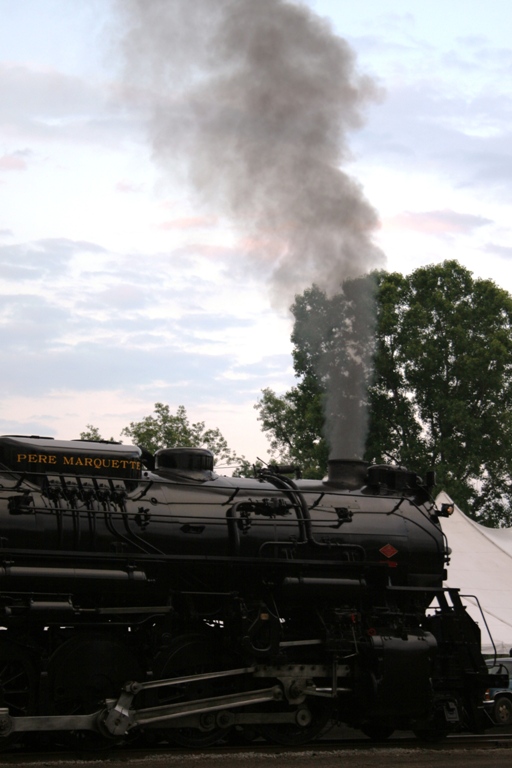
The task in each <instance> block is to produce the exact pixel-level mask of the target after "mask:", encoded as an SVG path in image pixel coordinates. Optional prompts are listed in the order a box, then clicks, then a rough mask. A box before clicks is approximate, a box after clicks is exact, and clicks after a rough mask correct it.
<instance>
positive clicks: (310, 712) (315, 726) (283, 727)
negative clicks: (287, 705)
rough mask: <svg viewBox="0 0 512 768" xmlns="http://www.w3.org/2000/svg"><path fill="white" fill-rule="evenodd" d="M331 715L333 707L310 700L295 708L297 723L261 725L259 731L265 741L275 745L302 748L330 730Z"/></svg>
mask: <svg viewBox="0 0 512 768" xmlns="http://www.w3.org/2000/svg"><path fill="white" fill-rule="evenodd" d="M276 711H277V710H276ZM290 711H293V710H291V709H290ZM331 714H332V713H331V707H330V706H329V705H328V704H326V703H325V702H323V701H319V700H308V702H307V704H303V705H300V706H298V707H295V720H296V722H295V723H276V724H275V725H274V724H269V725H261V726H258V731H259V733H260V734H261V736H263V738H264V739H266V740H267V741H271V742H273V743H274V744H281V745H283V746H289V747H293V746H300V745H302V744H308V743H309V742H310V741H314V739H316V738H317V737H318V736H320V734H321V733H323V732H324V731H326V730H327V729H328V725H329V723H330V721H331Z"/></svg>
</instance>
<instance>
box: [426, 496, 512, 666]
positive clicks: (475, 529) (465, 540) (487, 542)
mask: <svg viewBox="0 0 512 768" xmlns="http://www.w3.org/2000/svg"><path fill="white" fill-rule="evenodd" d="M436 501H437V505H438V506H440V505H441V504H443V503H451V502H452V500H451V499H450V497H449V496H447V494H446V493H440V494H439V496H438V497H437V499H436ZM441 524H442V527H443V531H444V532H445V534H446V536H447V539H448V546H449V547H450V548H451V550H452V554H451V557H450V564H449V566H448V581H447V586H450V587H458V588H459V589H460V592H461V595H462V596H463V602H464V604H465V605H466V606H467V610H468V613H469V614H470V615H471V617H472V618H473V619H474V620H475V621H476V622H477V623H478V625H479V627H480V631H481V635H482V650H483V652H484V653H493V650H494V649H493V645H492V641H491V638H490V637H489V632H490V634H491V635H492V639H493V640H494V644H495V646H496V650H497V652H498V654H499V655H502V656H503V655H505V656H508V654H509V651H510V649H512V528H486V527H485V526H483V525H479V524H478V523H475V522H474V521H473V520H470V519H469V517H466V515H465V514H464V513H463V512H461V510H460V509H459V508H458V507H457V506H455V510H454V513H453V515H452V516H451V517H449V518H442V519H441ZM480 609H481V610H480ZM482 614H483V617H482ZM484 619H485V621H484ZM486 624H487V627H486ZM488 630H489V631H488Z"/></svg>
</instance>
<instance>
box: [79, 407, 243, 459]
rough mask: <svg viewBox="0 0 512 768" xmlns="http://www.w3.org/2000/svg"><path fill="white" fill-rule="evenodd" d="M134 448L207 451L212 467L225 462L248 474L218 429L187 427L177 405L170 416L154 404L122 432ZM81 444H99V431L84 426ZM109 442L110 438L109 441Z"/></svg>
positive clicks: (199, 425)
mask: <svg viewBox="0 0 512 768" xmlns="http://www.w3.org/2000/svg"><path fill="white" fill-rule="evenodd" d="M121 435H122V436H126V437H129V438H130V439H131V440H132V441H133V442H134V443H135V444H136V445H140V446H142V447H143V448H146V450H148V451H149V452H150V453H155V451H157V450H158V449H159V448H176V447H191V448H207V449H208V450H209V451H211V452H212V453H213V455H214V460H215V463H218V462H226V463H227V464H236V465H238V467H239V469H238V474H245V473H246V472H248V471H249V463H248V462H247V460H246V459H245V457H243V456H241V457H240V456H237V455H236V453H234V452H233V451H231V450H230V448H229V447H228V443H227V441H226V439H225V438H224V436H223V435H222V433H221V431H220V430H219V429H218V428H216V427H215V428H213V429H211V428H210V429H207V428H206V426H205V423H204V421H197V422H195V423H193V424H191V423H190V420H189V417H188V414H187V411H186V409H185V406H183V405H179V406H178V408H177V410H176V413H171V409H170V406H169V405H165V404H164V403H155V409H154V413H153V414H151V415H149V416H144V418H142V419H141V420H140V421H132V422H130V425H129V426H128V427H125V428H124V429H123V430H122V431H121ZM80 439H81V440H102V439H103V438H102V436H101V434H100V431H99V428H98V427H95V426H94V425H93V424H87V427H86V429H85V430H84V431H83V432H81V433H80ZM111 440H112V438H111Z"/></svg>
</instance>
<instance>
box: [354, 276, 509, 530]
mask: <svg viewBox="0 0 512 768" xmlns="http://www.w3.org/2000/svg"><path fill="white" fill-rule="evenodd" d="M379 296H380V302H379V304H380V311H379V334H378V346H377V354H376V359H375V363H376V365H375V370H376V377H375V381H374V386H373V388H372V392H371V414H372V422H371V428H370V434H369V440H368V443H367V446H368V458H370V459H375V460H377V461H378V460H379V459H380V458H381V457H382V454H383V451H382V447H383V446H388V452H389V453H390V454H391V456H392V457H393V458H395V459H396V460H397V461H402V462H403V463H408V464H410V465H411V466H416V467H418V470H419V471H420V472H423V471H425V470H426V469H427V468H428V466H433V467H434V468H435V469H436V471H437V475H438V483H439V487H442V488H444V489H445V490H446V491H447V492H448V493H449V494H450V495H451V496H452V497H453V499H454V500H455V501H456V502H457V503H458V504H459V505H460V506H461V507H462V508H463V509H464V511H466V512H468V513H469V514H471V515H472V516H473V517H475V518H476V519H479V520H480V521H481V522H484V523H486V524H489V525H496V524H498V523H500V522H501V523H502V524H503V523H505V524H510V521H511V519H512V515H511V512H512V509H511V502H512V486H511V484H510V476H509V475H510V470H511V468H512V297H511V296H510V295H509V294H508V293H507V292H506V291H505V290H503V289H501V288H499V287H498V286H497V285H496V284H495V283H494V282H493V281H491V280H481V279H475V278H473V276H472V275H471V273H470V272H469V271H468V270H467V269H465V268H464V267H462V266H461V265H460V264H458V263H457V262H456V261H446V262H444V263H442V264H438V265H433V266H429V267H424V268H421V269H417V270H415V271H414V272H413V273H412V274H411V275H410V276H408V277H402V276H401V275H396V274H393V275H383V276H381V282H380V294H379Z"/></svg>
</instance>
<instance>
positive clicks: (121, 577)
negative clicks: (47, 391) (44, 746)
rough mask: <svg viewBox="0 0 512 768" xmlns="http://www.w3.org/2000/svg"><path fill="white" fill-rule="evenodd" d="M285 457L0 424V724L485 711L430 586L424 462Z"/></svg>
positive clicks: (455, 725)
mask: <svg viewBox="0 0 512 768" xmlns="http://www.w3.org/2000/svg"><path fill="white" fill-rule="evenodd" d="M287 470H289V468H279V467H273V468H272V467H270V468H268V469H265V470H262V471H261V472H260V473H259V474H258V475H257V476H256V477H255V478H254V479H242V478H232V477H222V476H218V475H217V474H215V472H214V471H213V457H212V454H211V453H209V452H208V451H206V450H202V449H186V448H183V449H165V450H160V451H157V453H156V454H155V455H154V456H152V455H150V454H149V453H148V452H147V451H145V450H144V449H141V448H139V447H136V446H130V445H121V444H116V443H106V442H92V441H61V440H53V439H51V438H44V437H20V436H5V437H1V438H0V627H1V628H2V630H3V631H0V737H1V741H3V743H8V742H9V739H12V738H14V737H17V736H18V735H19V734H22V733H23V732H26V731H36V732H38V731H43V732H44V733H45V734H48V733H49V732H52V731H56V732H60V733H62V732H69V733H73V734H78V735H83V734H87V733H89V734H90V733H91V732H92V733H94V734H95V738H97V736H98V734H99V735H100V736H101V738H105V739H126V738H127V736H128V735H131V734H135V733H139V734H144V735H146V736H148V737H151V738H153V739H161V738H166V739H169V740H171V741H173V742H176V743H178V744H189V745H195V746H199V745H208V744H212V743H214V742H215V741H217V740H219V739H222V738H223V737H225V736H227V734H228V733H229V732H230V731H231V732H234V733H238V734H239V735H244V734H245V735H247V737H248V736H249V734H251V735H254V734H259V735H261V736H263V737H265V738H266V739H269V740H273V741H277V742H281V743H290V744H294V743H304V742H306V741H308V740H310V739H312V738H314V737H315V736H316V735H317V734H318V733H319V732H321V731H322V730H323V729H325V727H326V726H327V724H328V723H330V722H342V723H346V724H348V725H349V726H353V727H355V728H360V729H362V730H363V731H364V732H365V733H367V734H368V735H370V736H371V737H373V738H384V737H386V736H387V735H389V734H390V733H391V732H392V731H393V730H394V729H397V728H400V729H411V730H413V731H415V732H416V733H417V734H419V735H423V736H426V737H430V736H441V735H443V734H446V733H448V732H450V731H456V730H471V731H479V730H481V729H482V728H483V727H485V725H486V722H485V714H484V712H483V710H482V701H483V698H484V691H485V689H486V688H487V687H488V686H489V684H490V680H489V676H488V673H487V668H486V665H485V663H484V661H483V658H482V656H481V653H480V631H479V628H478V626H477V625H476V624H475V623H474V622H473V620H472V619H471V618H470V617H469V616H468V615H467V613H466V611H465V609H464V607H463V604H462V601H461V599H460V596H459V592H458V590H454V589H448V588H443V580H444V579H445V578H446V571H445V568H446V565H447V561H448V556H449V549H448V547H447V542H446V540H445V537H444V535H443V532H442V530H441V527H440V523H439V517H440V516H442V515H446V514H447V510H446V509H444V508H443V509H437V508H436V506H435V504H434V503H433V502H432V500H431V498H430V491H431V487H430V485H431V484H432V482H433V479H432V478H429V480H428V481H427V483H423V482H422V480H421V479H420V478H418V477H417V476H416V475H415V474H414V473H412V472H409V471H407V470H406V469H404V468H400V467H395V466H367V465H366V464H364V463H362V462H343V461H335V462H331V463H330V469H329V476H328V477H327V478H326V479H325V480H323V481H317V480H298V479H295V480H291V479H290V478H289V477H288V472H287ZM432 606H434V607H433V608H432ZM429 607H430V608H429ZM487 725H490V723H487Z"/></svg>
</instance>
